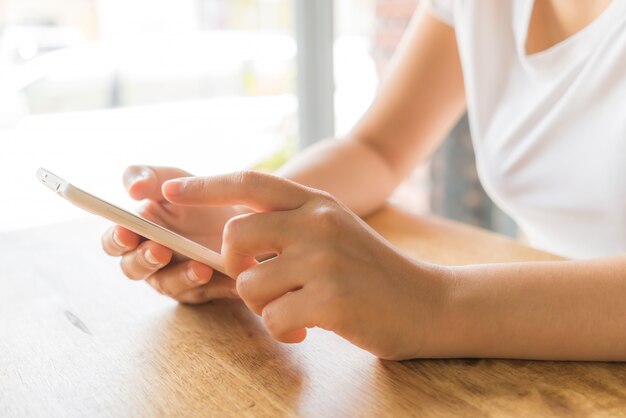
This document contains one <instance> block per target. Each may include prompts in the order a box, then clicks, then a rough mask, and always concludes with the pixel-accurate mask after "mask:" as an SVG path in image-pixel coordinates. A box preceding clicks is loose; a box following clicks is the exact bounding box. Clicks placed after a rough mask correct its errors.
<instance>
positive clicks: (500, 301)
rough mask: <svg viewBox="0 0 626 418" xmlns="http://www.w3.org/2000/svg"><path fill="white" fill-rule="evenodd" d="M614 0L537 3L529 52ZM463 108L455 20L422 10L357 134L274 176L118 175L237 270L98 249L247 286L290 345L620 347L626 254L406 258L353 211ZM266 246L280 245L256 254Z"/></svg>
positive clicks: (111, 241) (124, 243) (199, 283)
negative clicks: (337, 339)
mask: <svg viewBox="0 0 626 418" xmlns="http://www.w3.org/2000/svg"><path fill="white" fill-rule="evenodd" d="M608 3H609V2H608V1H591V0H588V1H579V2H576V4H575V5H573V2H570V1H568V0H537V2H536V7H535V9H534V11H533V16H532V19H531V26H530V30H529V36H528V43H527V46H526V47H527V52H529V53H532V52H538V51H541V50H543V49H546V48H549V47H550V46H552V45H554V44H555V43H558V42H560V41H561V40H563V39H565V38H567V37H568V36H571V35H572V34H573V33H575V32H577V31H578V30H580V29H581V28H583V27H584V26H586V25H587V24H589V23H590V22H591V21H593V19H594V18H595V17H597V15H599V14H600V13H601V12H602V11H603V10H604V8H606V6H607V5H608ZM423 63H428V65H424V64H423ZM464 109H465V98H464V92H463V81H462V72H461V66H460V62H459V58H458V53H457V49H456V41H455V38H454V32H453V29H451V28H450V27H448V26H446V25H444V24H443V23H441V22H439V21H438V20H436V19H435V18H434V17H432V16H430V15H429V14H428V13H427V12H424V11H422V12H418V13H417V14H416V17H415V18H414V20H413V22H412V24H411V26H410V28H409V29H408V31H407V36H406V37H405V40H404V41H403V43H402V44H401V46H400V47H399V50H398V53H397V55H396V58H395V59H394V61H393V63H392V65H391V70H390V72H389V75H388V77H386V79H385V80H384V82H383V84H382V86H381V89H380V92H379V95H378V98H377V100H376V101H375V103H374V104H373V105H372V107H371V108H370V110H369V111H368V112H367V114H366V115H365V116H364V118H363V119H362V121H361V122H360V123H359V124H358V125H357V126H356V127H355V129H354V130H353V132H352V133H351V134H350V135H349V136H348V137H347V138H345V139H343V140H328V141H323V142H322V143H321V144H318V145H317V146H315V147H312V148H310V149H309V150H307V151H306V152H304V153H302V154H301V155H299V156H298V157H297V158H295V159H294V160H293V161H291V162H290V164H288V165H287V167H285V168H283V169H282V170H281V171H280V172H279V173H278V176H271V175H267V174H260V173H254V172H241V173H234V174H228V175H222V176H214V177H205V178H195V177H190V175H189V173H186V172H184V171H182V170H178V169H173V168H163V167H143V166H134V167H130V168H129V169H128V170H127V171H126V172H125V174H124V183H125V185H126V187H127V189H128V191H129V193H130V195H131V196H132V197H134V198H136V199H138V200H141V199H148V203H147V204H146V205H145V206H144V207H143V208H142V209H141V211H140V212H141V214H142V215H143V216H145V217H147V218H149V219H151V220H154V221H156V222H159V223H161V224H164V225H165V226H167V227H169V228H172V229H174V230H176V231H178V232H180V233H182V234H184V235H187V236H189V237H190V238H191V239H194V240H196V241H198V242H200V243H203V244H205V245H207V246H210V247H212V248H214V249H221V252H222V254H223V256H224V259H225V264H226V270H227V272H228V274H229V276H230V277H232V278H234V279H235V280H233V279H230V278H228V277H226V276H223V275H221V274H219V273H215V272H213V271H212V270H211V269H210V268H209V267H207V266H204V265H202V264H200V263H197V262H195V261H189V260H185V259H181V258H179V257H175V256H173V254H172V252H171V251H170V250H169V249H167V248H165V247H163V246H161V245H159V244H157V243H154V242H150V241H146V240H143V239H142V238H141V237H139V236H137V235H136V234H134V233H132V232H130V231H127V230H125V229H123V228H121V227H114V228H112V229H110V230H109V231H107V232H106V233H105V234H104V236H103V238H102V244H103V248H104V250H105V251H106V252H107V253H108V254H110V255H113V256H121V266H122V269H123V271H124V273H125V274H126V275H127V276H128V277H129V278H131V279H135V280H138V279H142V278H143V279H145V280H146V281H147V282H148V283H149V284H150V285H151V286H153V287H154V288H155V289H157V290H158V291H160V292H162V293H164V294H166V295H168V296H171V297H173V298H175V299H176V300H178V301H180V302H183V303H191V304H195V303H204V302H207V301H210V300H213V299H218V298H239V297H240V298H241V299H242V300H243V301H244V302H245V304H246V305H247V306H248V307H249V308H250V309H251V310H252V311H253V312H255V313H257V314H259V315H261V317H262V318H263V322H264V324H265V326H266V327H267V330H268V332H269V333H270V334H271V335H272V336H273V337H274V338H275V339H277V340H279V341H282V342H286V343H296V342H300V341H302V340H303V339H304V338H305V337H306V329H307V328H311V327H321V328H324V329H327V330H329V331H333V332H335V333H337V334H339V335H341V336H343V337H344V338H346V339H348V340H349V341H351V342H352V343H354V344H356V345H358V346H360V347H362V348H364V349H366V350H368V351H370V352H372V353H373V354H375V355H377V356H379V357H381V358H385V359H407V358H424V357H507V358H529V359H561V360H625V359H626V341H625V340H624V338H623V337H622V336H623V335H625V333H626V320H625V319H624V318H626V304H625V303H624V301H623V295H624V294H626V273H624V272H626V256H624V255H620V256H615V257H609V258H602V259H595V260H584V261H559V262H529V263H509V264H498V265H478V266H464V267H453V268H451V267H443V266H436V265H430V264H425V263H423V262H420V261H418V260H412V259H408V258H407V257H405V256H404V255H402V254H400V253H399V252H398V251H396V250H395V249H394V248H393V247H392V246H391V245H389V244H388V243H387V242H386V241H385V240H384V239H383V238H381V237H380V236H379V235H378V234H377V233H376V232H374V231H373V230H371V228H369V227H368V226H367V225H366V224H365V223H364V222H363V221H362V220H361V218H360V216H364V215H367V214H369V213H371V212H372V211H374V210H376V209H377V208H379V207H380V206H381V205H383V204H384V202H385V200H386V199H387V197H388V196H389V195H390V194H391V192H392V191H393V190H394V189H395V188H396V187H397V185H398V184H399V183H400V182H401V181H402V179H404V178H405V177H406V176H407V175H408V174H409V173H410V172H411V170H412V169H413V168H414V167H415V165H416V164H418V163H420V162H422V161H424V160H425V159H427V158H428V157H429V156H430V155H431V153H432V152H433V150H434V149H436V148H437V146H438V145H439V143H440V141H441V139H442V138H443V137H444V135H445V134H446V132H447V131H448V130H449V128H450V127H451V126H452V125H453V124H454V123H455V121H456V120H457V119H458V117H459V116H460V115H461V114H462V113H463V111H464ZM288 179H290V180H288ZM364 191H366V192H364ZM148 251H149V253H148ZM267 254H276V255H277V256H276V257H274V258H270V259H267V258H266V257H265V261H262V262H260V261H258V260H261V259H262V258H261V257H262V256H264V255H267ZM150 261H153V262H152V263H151V262H150Z"/></svg>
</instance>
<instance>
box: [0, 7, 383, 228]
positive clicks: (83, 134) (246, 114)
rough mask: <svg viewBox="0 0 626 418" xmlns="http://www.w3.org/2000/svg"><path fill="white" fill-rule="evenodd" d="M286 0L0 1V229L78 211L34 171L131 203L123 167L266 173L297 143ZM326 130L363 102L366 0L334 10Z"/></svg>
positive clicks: (340, 129) (372, 86) (342, 125)
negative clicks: (330, 119)
mask: <svg viewBox="0 0 626 418" xmlns="http://www.w3.org/2000/svg"><path fill="white" fill-rule="evenodd" d="M293 7H294V5H293V2H292V0H178V1H171V0H0V175H1V176H2V179H3V185H4V190H3V193H2V198H0V230H7V229H15V228H23V227H29V226H35V225H41V224H45V223H50V222H57V221H62V220H67V219H73V218H76V217H80V216H84V213H83V212H81V211H80V210H77V209H75V208H73V207H71V206H69V204H67V203H65V202H63V201H62V200H60V199H58V198H55V197H54V196H52V195H51V194H50V192H48V191H47V190H45V189H44V188H43V187H42V186H41V185H39V184H38V183H37V182H36V180H35V177H34V173H35V171H36V169H37V167H39V166H43V167H46V168H47V169H49V170H51V171H53V172H55V173H57V174H58V175H60V176H61V177H64V178H66V179H67V180H69V181H71V182H73V183H75V184H77V185H79V186H83V187H84V188H87V189H88V190H90V191H93V192H94V193H97V194H99V195H101V196H103V197H105V198H108V199H111V200H113V201H115V202H118V203H122V204H123V205H126V206H129V205H132V203H131V202H130V201H129V199H128V198H127V197H126V195H125V192H124V190H123V188H122V185H121V181H120V179H121V173H122V172H123V170H124V168H125V167H126V166H128V165H129V164H137V163H142V164H155V165H170V166H179V167H183V168H185V169H187V170H189V171H191V172H192V173H194V174H198V175H201V174H204V175H207V174H213V173H218V172H224V171H230V170H236V169H242V168H248V167H255V166H257V165H259V164H261V166H263V167H268V168H272V167H273V166H275V165H276V164H278V163H280V162H281V161H283V160H284V159H285V158H288V156H289V155H291V154H292V153H293V152H294V150H295V149H296V148H297V141H298V128H297V126H298V99H297V97H296V92H295V86H296V83H295V78H296V75H297V68H296V61H295V59H296V54H297V46H296V41H295V39H294V17H293ZM335 9H336V10H335V36H336V38H335V39H336V40H335V44H334V50H335V54H334V55H335V87H336V90H335V91H336V93H335V110H336V115H335V121H336V132H337V134H339V135H341V134H343V133H346V132H348V131H349V129H350V128H351V126H352V125H353V124H354V123H355V121H356V120H358V118H359V117H360V116H361V114H362V113H363V112H364V110H365V109H366V108H367V106H368V105H369V103H370V101H371V100H372V98H373V96H374V93H375V90H376V87H377V83H378V76H377V72H376V66H375V63H374V60H373V58H372V57H371V54H370V51H371V40H372V38H373V31H374V20H375V18H374V15H375V3H374V1H373V0H342V1H341V2H336V3H335Z"/></svg>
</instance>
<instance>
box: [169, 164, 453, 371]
mask: <svg viewBox="0 0 626 418" xmlns="http://www.w3.org/2000/svg"><path fill="white" fill-rule="evenodd" d="M163 193H164V196H165V197H166V198H167V200H169V201H170V202H171V203H173V204H175V205H181V206H182V205H184V206H193V207H204V206H230V205H236V204H242V205H245V206H247V207H250V208H252V209H253V210H255V211H257V212H256V213H249V214H244V215H240V216H236V217H234V218H232V219H230V220H229V221H228V222H227V223H226V226H225V228H224V236H223V243H222V254H223V256H224V261H225V265H226V270H227V272H228V274H229V275H230V276H231V277H233V278H236V282H237V291H238V293H239V295H240V297H241V298H242V299H243V300H244V302H245V303H246V305H247V306H248V307H249V308H250V309H251V310H252V311H254V312H255V313H257V314H259V315H261V316H262V318H263V322H264V324H265V326H266V327H267V329H268V331H269V333H270V334H271V335H272V336H273V337H274V338H275V339H277V340H279V341H282V342H287V343H296V342H300V341H302V340H304V338H305V337H306V328H311V327H321V328H324V329H326V330H330V331H333V332H335V333H337V334H339V335H341V336H343V337H344V338H346V339H348V340H349V341H351V342H352V343H354V344H356V345H358V346H360V347H362V348H364V349H366V350H369V351H370V352H372V353H374V354H376V355H378V356H379V357H382V358H388V359H402V358H410V357H416V356H418V355H419V353H420V352H421V350H422V347H423V345H424V344H428V339H429V337H430V336H431V335H432V334H433V330H434V329H435V328H436V326H437V324H436V318H438V315H439V310H440V307H441V301H442V297H443V292H442V271H443V270H442V269H440V268H436V267H434V266H425V265H421V264H417V263H415V262H414V261H411V260H410V259H408V258H407V257H405V256H403V255H401V254H400V253H398V252H397V251H396V250H395V249H394V248H393V247H391V246H390V244H388V243H387V242H386V241H385V240H384V239H383V238H382V237H380V236H379V235H378V234H377V233H376V232H374V231H373V230H372V229H371V228H370V227H369V226H368V225H367V224H365V223H364V222H363V221H362V220H361V219H359V218H358V217H357V216H356V215H354V214H353V213H352V212H350V211H349V210H348V209H347V208H345V207H344V206H342V205H341V204H340V203H338V202H337V201H336V200H335V199H334V198H333V197H331V196H330V195H328V194H327V193H324V192H321V191H317V190H314V189H310V188H307V187H304V186H301V185H298V184H296V183H293V182H291V181H288V180H285V179H282V178H278V177H274V176H270V175H265V174H261V173H254V172H243V173H236V174H230V175H223V176H215V177H207V178H188V179H178V180H172V181H168V182H166V183H165V184H164V186H163ZM267 254H277V256H276V257H274V258H271V259H269V260H266V261H263V262H258V261H257V260H258V259H259V258H260V257H262V256H264V255H267Z"/></svg>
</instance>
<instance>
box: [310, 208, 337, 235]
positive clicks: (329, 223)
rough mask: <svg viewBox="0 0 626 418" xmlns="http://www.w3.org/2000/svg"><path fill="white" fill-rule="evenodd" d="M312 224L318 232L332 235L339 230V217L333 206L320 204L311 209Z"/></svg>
mask: <svg viewBox="0 0 626 418" xmlns="http://www.w3.org/2000/svg"><path fill="white" fill-rule="evenodd" d="M313 222H314V223H315V225H316V228H317V230H318V231H320V232H321V233H323V234H330V235H333V234H335V233H336V232H337V231H338V230H339V226H340V224H341V216H340V213H339V211H338V210H337V208H336V206H335V205H333V204H327V203H324V204H321V205H318V206H316V207H315V208H314V209H313Z"/></svg>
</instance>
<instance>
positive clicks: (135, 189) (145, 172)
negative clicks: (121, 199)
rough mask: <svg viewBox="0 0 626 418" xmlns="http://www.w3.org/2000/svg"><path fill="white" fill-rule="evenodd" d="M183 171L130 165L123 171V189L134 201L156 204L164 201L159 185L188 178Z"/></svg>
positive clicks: (187, 174)
mask: <svg viewBox="0 0 626 418" xmlns="http://www.w3.org/2000/svg"><path fill="white" fill-rule="evenodd" d="M190 175H191V174H189V173H188V172H186V171H185V170H181V169H179V168H173V167H153V166H147V165H131V166H130V167H128V168H127V169H126V170H125V171H124V175H123V181H124V187H126V190H127V191H128V194H129V195H130V197H132V198H133V199H135V200H143V199H150V200H154V201H156V202H162V201H164V200H165V197H163V193H162V192H161V185H162V184H163V183H165V182H166V181H168V180H171V179H175V178H179V177H188V176H190Z"/></svg>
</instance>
